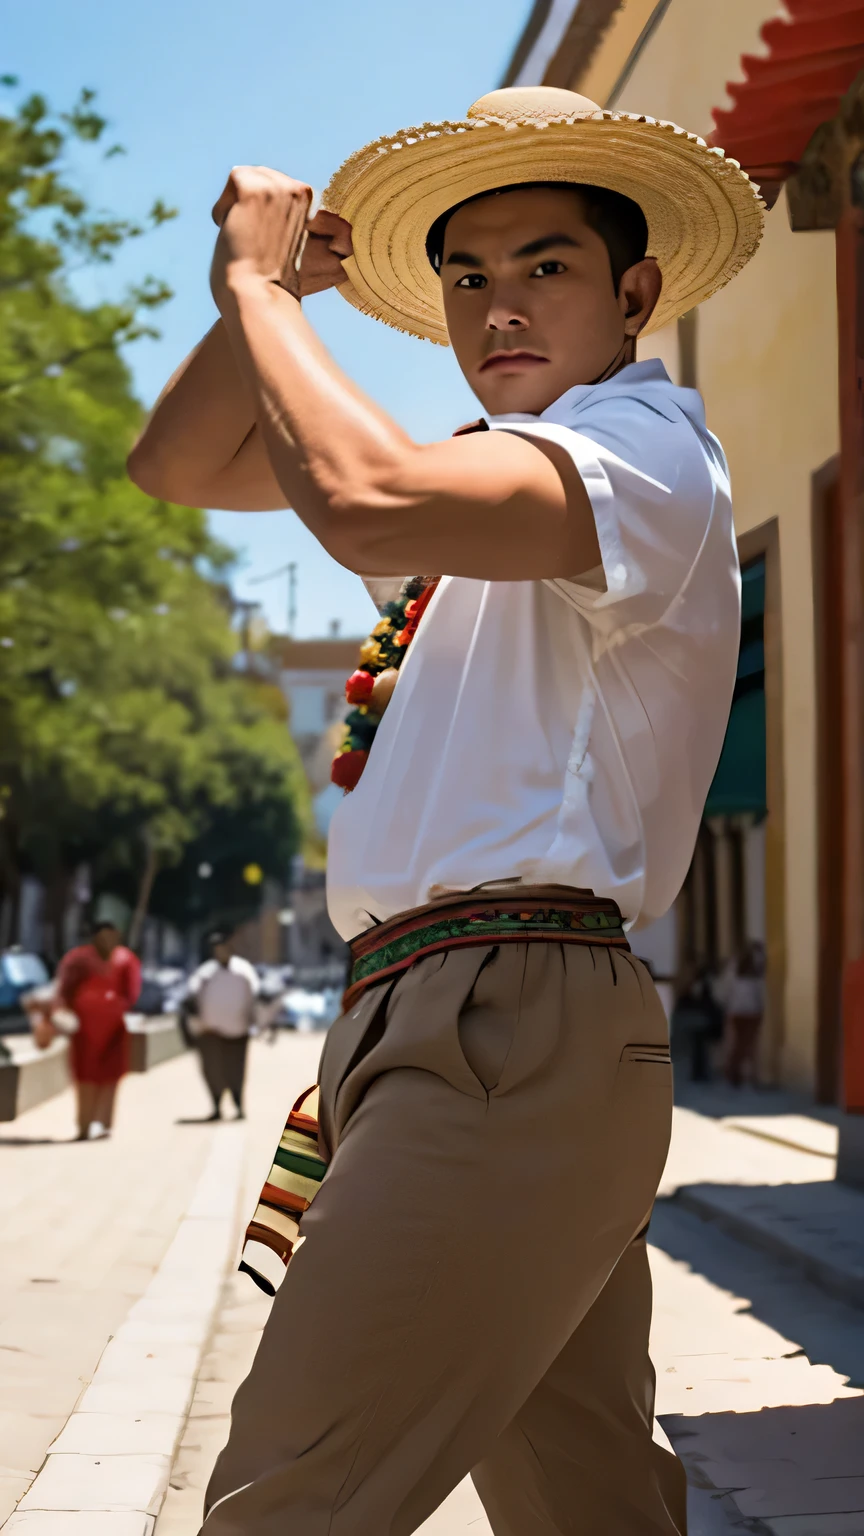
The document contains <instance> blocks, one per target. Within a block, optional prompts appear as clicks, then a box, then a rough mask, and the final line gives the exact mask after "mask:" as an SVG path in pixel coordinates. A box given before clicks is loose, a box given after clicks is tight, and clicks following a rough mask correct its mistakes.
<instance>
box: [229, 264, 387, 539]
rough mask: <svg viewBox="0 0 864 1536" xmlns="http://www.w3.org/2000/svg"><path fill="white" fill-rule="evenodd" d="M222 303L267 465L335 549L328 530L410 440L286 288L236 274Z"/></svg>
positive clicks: (380, 488) (361, 500) (351, 519)
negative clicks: (342, 364) (356, 381)
mask: <svg viewBox="0 0 864 1536" xmlns="http://www.w3.org/2000/svg"><path fill="white" fill-rule="evenodd" d="M221 308H222V313H223V318H224V321H225V327H226V332H227V334H228V336H229V337H230V341H231V344H232V346H233V348H234V354H235V357H236V360H237V365H238V369H239V371H240V372H241V373H242V374H243V377H244V383H245V385H246V388H247V390H248V392H249V395H250V397H251V398H253V399H254V402H255V411H256V417H257V421H258V426H259V430H260V432H261V435H262V439H263V441H264V444H265V445H266V449H267V453H268V456H269V459H270V463H271V465H272V468H273V473H274V475H275V477H276V479H277V481H278V483H279V485H280V487H281V489H282V491H283V494H284V495H285V498H286V500H287V501H288V502H289V504H290V505H291V506H292V507H293V508H294V509H295V511H297V513H298V514H299V516H300V517H301V518H302V519H303V521H304V522H305V524H306V526H307V527H308V528H309V529H310V530H311V531H312V532H313V533H314V534H315V535H316V537H317V538H319V539H320V540H321V542H322V543H323V544H324V545H325V547H326V548H329V549H331V552H333V553H336V551H335V550H334V549H333V541H334V539H335V540H336V542H337V543H338V542H340V541H341V536H342V534H343V533H344V528H345V526H346V523H349V524H350V523H354V524H356V523H357V521H358V516H362V513H361V512H360V509H361V508H362V507H363V505H364V504H365V503H366V502H368V501H369V500H370V499H373V500H374V499H375V498H376V497H380V496H381V495H382V494H384V487H386V486H387V485H388V483H390V482H392V481H393V480H394V479H396V478H398V474H399V470H400V467H401V466H402V465H403V463H404V461H405V459H406V458H407V457H409V456H410V455H411V454H412V452H414V451H415V445H414V444H413V443H412V441H411V439H410V438H409V437H408V436H407V435H406V434H405V433H404V432H403V431H401V429H400V428H399V427H398V426H397V425H396V423H395V422H394V421H393V420H392V419H391V418H390V417H389V416H387V415H386V414H385V413H384V412H383V411H382V410H380V408H379V407H378V406H377V405H375V403H374V402H373V401H372V400H370V399H369V397H368V396H366V395H364V394H363V393H362V391H361V390H359V389H358V388H357V387H356V386H355V385H354V384H353V383H352V382H351V380H350V379H348V378H347V376H346V375H345V374H344V373H343V372H342V371H341V369H340V368H339V367H338V365H337V364H336V363H335V361H334V360H333V358H332V357H331V356H330V354H329V353H328V352H327V349H326V348H325V347H324V345H323V344H322V342H321V341H320V339H319V337H318V336H317V335H316V333H315V331H314V330H313V329H312V327H311V326H310V325H309V323H308V321H307V320H306V318H305V316H304V315H303V313H302V311H301V308H300V304H299V301H298V300H297V299H295V298H293V297H292V296H291V295H290V294H289V293H287V292H286V291H285V290H284V289H283V288H281V287H279V286H278V285H277V284H275V283H268V282H265V281H263V280H261V279H259V278H255V277H250V276H244V275H240V276H238V277H237V278H236V279H235V280H233V281H232V282H231V283H230V285H229V287H228V289H227V290H226V292H225V294H224V295H223V299H222V302H221ZM337 558H339V556H338V554H337Z"/></svg>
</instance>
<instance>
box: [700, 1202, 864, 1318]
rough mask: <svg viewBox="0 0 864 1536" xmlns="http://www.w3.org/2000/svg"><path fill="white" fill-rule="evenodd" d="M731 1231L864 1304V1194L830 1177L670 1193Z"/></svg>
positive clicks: (836, 1292)
mask: <svg viewBox="0 0 864 1536" xmlns="http://www.w3.org/2000/svg"><path fill="white" fill-rule="evenodd" d="M671 1198H672V1199H674V1200H675V1201H676V1202H677V1203H678V1204H679V1205H682V1206H684V1207H685V1209H687V1210H690V1211H693V1212H695V1214H696V1215H697V1216H701V1217H703V1219H707V1220H709V1221H713V1222H714V1223H715V1224H716V1225H717V1226H718V1227H720V1228H721V1229H722V1230H723V1231H724V1232H728V1233H729V1235H730V1237H736V1238H739V1239H740V1240H741V1241H743V1242H745V1243H749V1244H750V1246H751V1247H754V1248H761V1249H762V1250H763V1251H764V1252H766V1253H770V1254H773V1255H774V1256H775V1257H776V1258H780V1259H783V1260H784V1261H785V1262H786V1263H790V1264H794V1265H795V1267H796V1268H797V1269H798V1270H799V1272H800V1273H801V1274H802V1275H804V1276H805V1277H806V1278H807V1279H808V1280H812V1281H814V1282H815V1283H816V1284H817V1285H819V1286H821V1287H822V1289H823V1290H825V1291H827V1292H828V1293H829V1294H830V1295H832V1296H837V1297H839V1298H840V1299H841V1300H842V1301H846V1302H850V1303H851V1304H852V1306H854V1307H862V1308H864V1195H862V1194H859V1193H857V1192H856V1191H855V1190H852V1189H848V1188H846V1187H845V1186H843V1185H840V1184H836V1183H833V1182H830V1181H825V1182H824V1183H822V1182H819V1183H809V1184H778V1185H776V1186H774V1187H764V1186H760V1187H758V1188H756V1187H753V1186H749V1185H746V1184H741V1185H712V1184H690V1185H683V1186H681V1187H680V1188H679V1189H678V1190H677V1191H676V1192H675V1194H674V1195H673V1196H672V1197H671Z"/></svg>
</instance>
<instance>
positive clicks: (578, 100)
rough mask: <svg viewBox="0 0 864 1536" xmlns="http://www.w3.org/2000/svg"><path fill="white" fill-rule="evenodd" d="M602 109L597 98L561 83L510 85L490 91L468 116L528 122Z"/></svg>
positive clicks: (594, 111)
mask: <svg viewBox="0 0 864 1536" xmlns="http://www.w3.org/2000/svg"><path fill="white" fill-rule="evenodd" d="M601 110H602V109H601V108H600V107H598V105H597V103H596V101H590V100H589V98H588V97H587V96H579V95H578V94H577V92H576V91H565V90H563V89H562V87H560V86H557V85H508V86H502V88H501V89H500V90H498V91H487V93H486V95H485V96H481V97H480V99H479V101H475V102H474V104H473V106H470V107H469V108H468V111H467V113H466V116H467V117H480V118H490V117H492V118H497V119H498V120H499V121H501V122H513V123H515V122H524V121H525V120H526V118H527V119H528V120H529V121H530V120H531V119H536V120H537V121H539V122H549V120H550V119H551V118H556V117H558V118H560V117H593V116H594V114H595V113H596V112H600V111H601Z"/></svg>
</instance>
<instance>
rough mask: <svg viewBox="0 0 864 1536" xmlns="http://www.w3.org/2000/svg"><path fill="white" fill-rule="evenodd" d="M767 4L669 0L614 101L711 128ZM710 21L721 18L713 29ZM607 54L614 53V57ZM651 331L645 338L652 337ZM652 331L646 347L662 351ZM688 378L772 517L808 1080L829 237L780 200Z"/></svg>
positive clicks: (796, 990)
mask: <svg viewBox="0 0 864 1536" xmlns="http://www.w3.org/2000/svg"><path fill="white" fill-rule="evenodd" d="M776 9H777V6H776V3H775V0H725V3H724V5H723V6H722V7H720V8H718V9H717V10H715V9H714V8H713V7H708V6H707V5H706V3H705V0H672V3H671V5H670V6H669V9H668V11H667V13H666V15H665V17H664V19H663V21H662V22H661V23H660V25H659V27H658V28H657V30H656V32H655V33H654V35H653V36H652V38H651V39H650V41H649V43H648V44H647V46H646V47H645V49H644V51H643V53H642V55H641V57H640V59H639V61H638V63H637V65H636V68H635V70H634V72H633V75H632V76H631V78H630V80H629V82H628V83H627V85H626V87H625V88H624V90H623V91H622V93H621V95H620V98H619V100H618V102H617V103H616V105H617V106H618V107H620V108H621V110H623V111H630V112H633V111H638V112H647V113H650V114H651V115H652V116H654V117H664V118H671V119H672V120H673V121H675V122H679V123H681V124H682V125H683V126H684V127H686V128H688V129H690V130H693V131H695V132H697V133H701V134H703V135H707V134H708V133H710V132H711V129H712V121H711V108H712V107H713V106H721V105H724V104H725V90H724V85H725V82H726V80H727V79H729V78H740V68H739V66H738V59H739V56H740V55H741V54H742V53H744V52H748V51H751V50H756V51H758V49H759V43H758V30H759V27H760V26H761V24H762V22H763V21H764V20H765V19H766V18H767V17H768V16H770V15H773V14H775V13H776ZM712 15H713V16H715V17H717V18H718V19H717V20H716V21H714V23H713V24H712V23H711V20H710V18H711V17H712ZM611 62H614V61H611ZM652 339H653V338H652ZM669 340H670V339H669V338H668V337H667V336H665V334H664V333H660V334H659V338H658V343H659V344H657V345H655V347H652V346H650V344H649V343H648V342H646V345H645V347H644V349H643V352H642V355H643V356H644V355H646V354H648V353H650V352H652V351H655V350H656V351H664V352H665V351H666V350H668V348H669ZM697 359H698V375H699V385H700V388H701V390H702V393H703V395H704V398H705V404H706V408H707V414H708V423H709V426H710V427H711V429H712V431H714V432H716V433H717V436H718V437H719V438H720V440H721V442H722V443H723V446H724V448H725V450H726V453H727V456H728V458H729V465H730V469H731V474H732V489H733V495H734V501H735V516H736V523H737V526H738V529H739V532H744V531H746V530H747V529H750V528H755V527H757V526H758V525H759V524H760V523H764V522H765V521H767V520H768V519H769V518H772V517H777V518H778V519H779V528H780V566H781V583H782V605H783V626H782V633H783V667H784V700H783V704H784V748H785V750H784V770H785V794H786V839H785V842H786V912H787V944H786V954H787V973H786V1024H785V1042H784V1052H783V1067H782V1070H783V1076H784V1078H785V1079H786V1081H788V1082H790V1083H793V1082H794V1083H799V1084H808V1083H811V1082H812V1079H813V1061H814V1045H815V1033H816V1017H817V1013H816V978H817V937H816V936H817V925H816V921H815V918H816V904H817V836H816V833H817V826H816V807H817V797H816V761H815V742H816V716H815V702H816V701H815V655H814V634H813V578H812V561H811V538H810V534H811V502H810V494H811V488H810V487H811V475H812V473H813V471H814V470H816V469H818V468H819V466H820V465H821V464H823V463H824V462H825V461H826V459H829V458H831V457H832V455H833V454H835V453H836V452H837V450H838V407H837V320H836V289H835V276H834V236H833V234H832V233H830V232H829V233H812V234H797V235H793V234H792V232H791V231H790V229H789V223H788V218H787V214H786V205H785V199H783V198H781V199H780V201H779V203H778V204H777V206H776V207H775V208H774V210H773V211H772V212H771V213H770V214H769V215H768V218H767V225H766V233H765V239H764V242H763V245H762V247H761V249H760V251H759V252H758V253H757V255H756V257H755V258H754V259H753V261H752V262H751V264H750V266H749V267H747V268H746V269H745V271H744V272H743V273H742V274H741V275H740V276H739V277H737V278H736V279H735V281H734V282H733V283H732V284H731V285H730V286H729V287H728V288H726V289H724V290H723V292H721V293H719V294H717V295H716V296H715V297H714V298H713V299H711V300H710V301H709V302H708V303H707V304H704V305H703V306H702V309H701V310H700V312H699V318H698V351H697Z"/></svg>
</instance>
